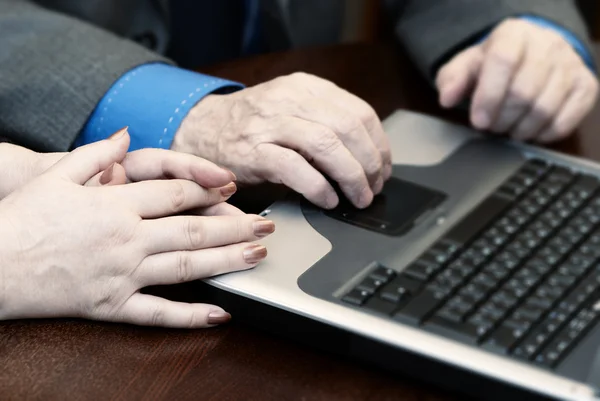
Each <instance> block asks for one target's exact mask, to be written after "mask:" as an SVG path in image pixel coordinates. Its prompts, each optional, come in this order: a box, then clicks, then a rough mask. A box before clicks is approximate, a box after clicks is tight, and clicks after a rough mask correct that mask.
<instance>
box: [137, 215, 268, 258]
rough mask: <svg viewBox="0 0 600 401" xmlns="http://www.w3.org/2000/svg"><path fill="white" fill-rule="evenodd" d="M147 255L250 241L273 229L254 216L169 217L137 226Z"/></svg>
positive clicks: (264, 221) (144, 222)
mask: <svg viewBox="0 0 600 401" xmlns="http://www.w3.org/2000/svg"><path fill="white" fill-rule="evenodd" d="M139 230H140V231H141V232H140V235H141V236H142V238H144V243H145V248H146V251H147V252H148V254H155V253H161V252H174V251H185V250H188V251H193V250H198V249H206V248H214V247H218V246H225V245H230V244H237V243H240V242H252V241H256V240H257V239H259V238H264V237H266V236H268V235H270V234H272V233H273V232H274V231H275V224H274V223H273V222H272V221H270V220H266V219H264V218H262V217H260V216H256V215H243V216H211V217H205V216H173V217H166V218H162V219H156V220H144V221H142V222H141V223H140V225H139Z"/></svg>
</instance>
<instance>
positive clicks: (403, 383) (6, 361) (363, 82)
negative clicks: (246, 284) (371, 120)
mask: <svg viewBox="0 0 600 401" xmlns="http://www.w3.org/2000/svg"><path fill="white" fill-rule="evenodd" d="M294 71H306V72H310V73H314V74H317V75H320V76H322V77H325V78H328V79H330V80H332V81H334V82H336V83H337V84H338V85H340V86H342V87H344V88H346V89H348V90H349V91H351V92H354V93H356V94H357V95H359V96H361V97H362V98H364V99H365V100H367V101H368V102H369V103H370V104H372V105H373V107H374V108H375V109H376V111H377V112H378V113H379V115H380V117H382V118H385V117H386V116H387V115H389V114H390V113H391V112H392V111H393V110H394V109H396V108H408V109H412V110H417V111H422V112H427V113H432V114H436V115H440V116H444V117H447V118H451V119H453V120H458V121H460V120H463V121H464V116H463V115H461V114H460V113H453V112H450V113H449V112H442V111H440V110H439V109H438V107H437V106H436V102H435V94H434V92H433V90H432V89H431V88H430V87H428V85H427V83H426V82H424V81H423V80H422V79H421V78H420V77H419V76H418V75H417V74H416V72H415V71H414V70H413V68H412V67H411V65H410V63H409V62H408V61H407V60H406V59H405V58H404V57H403V56H401V53H400V52H398V51H396V49H393V48H391V47H387V46H384V45H347V46H337V47H333V48H326V49H313V50H306V51H301V52H294V53H287V54H277V55H269V56H264V57H259V58H256V59H251V60H246V61H240V62H234V63H231V64H225V65H220V66H216V67H214V68H211V69H209V70H205V72H209V73H211V74H215V75H219V76H221V77H225V78H230V79H235V80H239V81H242V82H244V83H246V84H248V85H252V84H256V83H259V82H262V81H264V80H268V79H270V78H273V77H275V76H278V75H282V74H288V73H291V72H294ZM599 123H600V110H598V109H597V110H595V111H594V113H593V115H592V116H591V117H590V118H589V119H588V120H587V121H586V123H585V124H584V125H583V128H582V130H581V132H580V133H579V134H578V135H576V136H575V137H574V138H572V139H570V140H568V141H566V142H565V143H562V144H560V145H557V146H556V148H557V149H560V150H562V151H565V152H569V153H574V154H580V155H583V156H586V157H590V158H592V159H595V160H600V139H599V134H598V133H597V127H598V126H599V125H598V124H599ZM246 192H248V191H246ZM257 192H258V191H256V190H254V191H251V192H250V194H252V193H254V194H256V193H257ZM246 195H247V194H246ZM265 202H268V200H267V201H265V200H260V199H259V198H257V197H256V196H254V197H253V198H250V202H249V203H246V204H247V205H249V206H248V207H250V208H257V209H260V208H261V207H262V206H263V205H264V204H265ZM162 292H163V293H165V294H168V295H169V297H170V298H173V299H190V298H194V297H195V294H194V285H193V284H192V285H187V286H179V287H170V288H168V289H166V290H165V289H163V290H162ZM398 363H402V361H398ZM0 399H2V400H22V399H27V400H44V401H47V400H67V399H69V400H70V399H77V400H141V399H144V400H257V401H258V400H260V401H268V400H273V401H284V400H297V401H300V400H400V401H413V400H415V401H416V400H420V401H433V400H445V401H448V400H455V399H456V400H458V399H461V400H462V399H464V397H461V396H451V395H448V394H444V393H443V392H442V391H441V390H439V389H435V388H429V387H428V386H425V385H420V384H417V383H414V382H412V381H408V380H406V379H403V378H394V377H391V376H389V375H388V374H386V373H383V372H377V371H374V370H370V369H367V368H366V367H363V366H360V365H359V364H357V363H355V362H353V361H347V360H344V359H343V358H341V357H338V356H333V355H324V354H319V353H317V352H315V351H313V350H312V349H306V348H304V347H300V346H298V345H296V344H293V343H291V342H288V341H287V340H285V339H280V338H275V337H273V336H270V335H268V334H265V333H262V332H258V331H255V330H251V329H249V328H247V327H245V326H243V325H242V324H240V323H238V322H235V316H234V321H233V322H232V323H231V324H230V325H227V326H225V327H221V328H216V329H209V330H195V331H186V330H166V329H155V328H144V327H135V326H128V325H117V324H104V323H95V322H87V321H77V320H54V321H47V320H45V321H44V320H39V321H16V322H7V323H4V324H0Z"/></svg>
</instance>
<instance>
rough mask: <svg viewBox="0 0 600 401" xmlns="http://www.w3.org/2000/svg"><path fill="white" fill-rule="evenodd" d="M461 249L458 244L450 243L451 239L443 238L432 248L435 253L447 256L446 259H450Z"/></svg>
mask: <svg viewBox="0 0 600 401" xmlns="http://www.w3.org/2000/svg"><path fill="white" fill-rule="evenodd" d="M460 248H461V244H459V243H458V242H455V241H452V240H451V239H446V238H443V239H441V240H439V241H438V242H437V243H436V244H435V245H434V246H433V248H432V249H433V250H435V251H437V252H441V253H443V254H445V255H447V257H448V258H449V257H451V256H453V255H454V254H456V253H457V252H458V251H459V250H460Z"/></svg>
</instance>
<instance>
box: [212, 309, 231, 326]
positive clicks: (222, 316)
mask: <svg viewBox="0 0 600 401" xmlns="http://www.w3.org/2000/svg"><path fill="white" fill-rule="evenodd" d="M230 320H231V315H230V314H229V313H227V312H225V311H214V312H210V313H209V314H208V324H223V323H227V322H228V321H230Z"/></svg>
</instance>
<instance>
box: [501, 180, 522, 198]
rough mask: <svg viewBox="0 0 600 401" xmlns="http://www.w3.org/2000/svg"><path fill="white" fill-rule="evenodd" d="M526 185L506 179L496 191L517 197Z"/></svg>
mask: <svg viewBox="0 0 600 401" xmlns="http://www.w3.org/2000/svg"><path fill="white" fill-rule="evenodd" d="M526 190H527V188H526V187H524V186H523V185H520V184H519V183H517V182H514V181H512V180H511V181H508V182H506V183H505V184H503V185H502V186H500V188H499V189H498V192H500V193H502V194H506V195H509V196H511V197H513V198H518V197H520V196H521V195H523V194H524V193H525V191H526Z"/></svg>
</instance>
